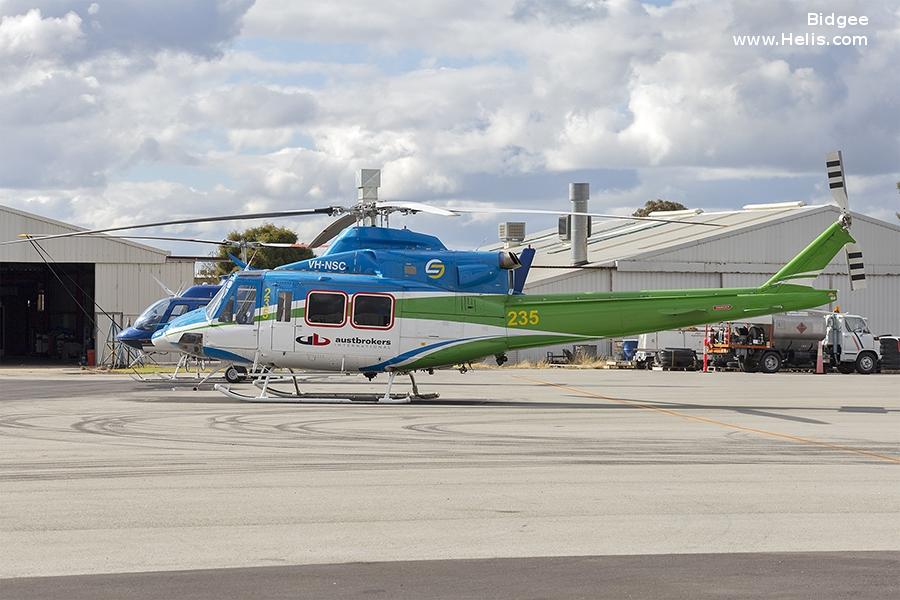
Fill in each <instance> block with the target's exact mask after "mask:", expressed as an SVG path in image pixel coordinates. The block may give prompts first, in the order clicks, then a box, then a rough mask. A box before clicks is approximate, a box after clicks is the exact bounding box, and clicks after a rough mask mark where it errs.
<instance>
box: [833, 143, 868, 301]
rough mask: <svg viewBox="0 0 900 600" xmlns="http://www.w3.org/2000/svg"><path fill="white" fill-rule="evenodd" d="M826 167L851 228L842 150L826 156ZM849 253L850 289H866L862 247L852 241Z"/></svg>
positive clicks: (846, 223) (848, 248)
mask: <svg viewBox="0 0 900 600" xmlns="http://www.w3.org/2000/svg"><path fill="white" fill-rule="evenodd" d="M825 167H826V170H827V172H828V187H829V188H830V189H831V197H832V198H834V202H835V204H837V205H838V207H839V208H840V209H841V213H842V215H841V221H842V223H843V224H844V227H845V228H847V229H849V228H850V223H851V219H850V205H849V202H848V199H847V184H846V181H845V179H844V160H843V158H842V157H841V151H840V150H838V151H837V152H829V153H828V154H827V155H826V156H825ZM844 252H845V254H846V255H847V271H848V273H849V274H850V289H851V290H852V291H854V292H855V291H857V290H864V289H866V268H865V263H864V262H863V253H862V248H860V247H859V244H856V243H850V244H847V245H846V247H845V248H844Z"/></svg>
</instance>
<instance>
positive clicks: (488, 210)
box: [448, 206, 728, 227]
mask: <svg viewBox="0 0 900 600" xmlns="http://www.w3.org/2000/svg"><path fill="white" fill-rule="evenodd" d="M448 210H451V211H453V212H457V213H471V214H478V213H483V214H494V215H502V214H526V215H557V216H560V217H563V216H566V215H573V216H576V217H598V218H603V219H626V220H628V221H656V222H658V223H678V224H681V225H704V226H706V227H728V225H723V224H721V223H703V222H701V221H684V220H682V219H665V218H662V217H632V216H626V215H607V214H603V213H589V212H573V211H568V210H538V209H531V208H489V207H484V208H457V207H455V206H454V207H451V208H449V209H448Z"/></svg>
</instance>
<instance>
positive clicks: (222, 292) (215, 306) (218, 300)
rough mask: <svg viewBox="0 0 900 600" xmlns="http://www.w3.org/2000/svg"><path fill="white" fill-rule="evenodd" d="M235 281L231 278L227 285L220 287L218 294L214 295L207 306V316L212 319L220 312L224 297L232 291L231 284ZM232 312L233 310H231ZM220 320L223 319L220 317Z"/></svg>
mask: <svg viewBox="0 0 900 600" xmlns="http://www.w3.org/2000/svg"><path fill="white" fill-rule="evenodd" d="M233 282H234V279H229V280H228V281H227V282H226V283H225V285H223V286H222V287H221V288H219V291H218V292H216V295H215V296H213V297H212V300H210V301H209V304H208V305H207V306H206V318H207V319H212V318H213V317H214V316H216V314H217V313H218V312H219V307H220V306H221V305H222V298H224V297H225V296H226V295H228V293H229V292H230V291H231V285H232V283H233ZM229 312H231V311H229ZM219 320H220V321H221V320H222V319H219Z"/></svg>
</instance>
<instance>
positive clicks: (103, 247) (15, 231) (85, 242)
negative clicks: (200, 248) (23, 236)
mask: <svg viewBox="0 0 900 600" xmlns="http://www.w3.org/2000/svg"><path fill="white" fill-rule="evenodd" d="M84 230H85V228H84V227H77V226H75V225H71V224H69V223H63V222H62V221H57V220H55V219H50V218H48V217H43V216H40V215H35V214H32V213H28V212H25V211H22V210H18V209H15V208H11V207H9V206H3V205H0V241H7V240H13V239H16V237H17V236H18V235H19V234H20V233H34V234H38V235H50V234H55V233H67V232H70V231H84ZM41 247H42V248H44V249H45V250H46V251H47V253H48V254H49V255H50V256H52V257H53V259H54V260H55V261H57V262H100V263H145V262H150V263H157V262H166V260H167V258H168V257H169V255H170V252H168V251H167V250H162V249H160V248H154V247H153V246H147V245H146V244H141V243H138V242H134V241H131V240H123V239H118V238H113V237H107V236H92V237H72V238H62V239H56V240H47V241H45V242H41ZM0 261H2V262H43V261H42V259H41V258H40V256H39V255H38V254H37V252H35V250H34V248H32V247H31V245H30V244H24V243H23V244H12V245H8V246H0Z"/></svg>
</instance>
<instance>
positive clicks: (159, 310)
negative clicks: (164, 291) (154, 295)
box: [134, 298, 169, 331]
mask: <svg viewBox="0 0 900 600" xmlns="http://www.w3.org/2000/svg"><path fill="white" fill-rule="evenodd" d="M168 307H169V299H168V298H163V299H162V300H157V301H156V302H154V303H153V304H151V305H150V307H149V308H148V309H147V310H145V311H144V312H142V313H141V316H139V317H138V318H137V320H136V321H135V322H134V326H135V328H137V329H141V330H143V331H150V330H153V329H156V326H157V325H159V321H160V319H162V317H163V315H164V314H165V313H166V309H167V308H168Z"/></svg>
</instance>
